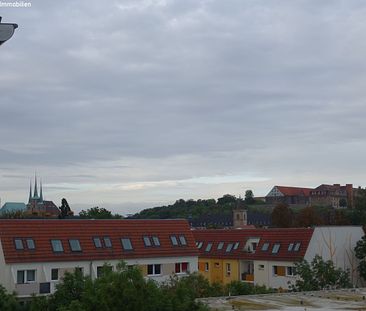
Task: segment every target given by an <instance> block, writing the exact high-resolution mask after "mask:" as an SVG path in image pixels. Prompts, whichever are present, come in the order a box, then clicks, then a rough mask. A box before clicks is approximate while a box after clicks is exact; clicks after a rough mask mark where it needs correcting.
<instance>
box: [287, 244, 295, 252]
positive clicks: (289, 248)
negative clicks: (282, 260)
mask: <svg viewBox="0 0 366 311" xmlns="http://www.w3.org/2000/svg"><path fill="white" fill-rule="evenodd" d="M293 247H294V243H290V244H289V245H288V249H287V250H288V251H289V252H291V251H292V249H293Z"/></svg>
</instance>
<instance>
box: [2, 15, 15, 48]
mask: <svg viewBox="0 0 366 311" xmlns="http://www.w3.org/2000/svg"><path fill="white" fill-rule="evenodd" d="M16 28H18V25H17V24H9V23H2V22H1V16H0V45H2V44H3V43H4V42H5V41H8V40H9V39H10V38H11V37H12V36H13V34H14V31H15V29H16Z"/></svg>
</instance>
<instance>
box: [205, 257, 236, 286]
mask: <svg viewBox="0 0 366 311" xmlns="http://www.w3.org/2000/svg"><path fill="white" fill-rule="evenodd" d="M198 262H199V272H200V273H201V274H202V275H203V276H204V277H205V278H207V279H208V281H209V282H210V283H214V282H219V283H223V284H228V283H230V282H232V281H238V280H240V277H239V260H237V259H216V258H199V259H198ZM207 264H208V271H206V268H207ZM228 268H230V270H228Z"/></svg>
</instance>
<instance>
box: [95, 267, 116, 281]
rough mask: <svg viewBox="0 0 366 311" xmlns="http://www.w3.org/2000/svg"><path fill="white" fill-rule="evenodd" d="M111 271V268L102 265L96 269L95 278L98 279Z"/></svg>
mask: <svg viewBox="0 0 366 311" xmlns="http://www.w3.org/2000/svg"><path fill="white" fill-rule="evenodd" d="M112 270H113V267H112V266H107V265H104V266H99V267H97V278H100V277H101V276H102V275H104V274H106V273H108V272H110V271H112Z"/></svg>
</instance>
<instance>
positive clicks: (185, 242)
mask: <svg viewBox="0 0 366 311" xmlns="http://www.w3.org/2000/svg"><path fill="white" fill-rule="evenodd" d="M179 241H180V244H181V245H187V241H186V237H185V236H184V235H180V236H179Z"/></svg>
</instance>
